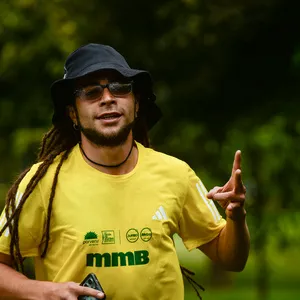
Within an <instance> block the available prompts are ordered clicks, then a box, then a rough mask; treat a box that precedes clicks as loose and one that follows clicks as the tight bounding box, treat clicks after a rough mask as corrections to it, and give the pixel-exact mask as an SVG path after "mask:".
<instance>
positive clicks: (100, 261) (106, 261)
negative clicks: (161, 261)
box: [86, 250, 150, 268]
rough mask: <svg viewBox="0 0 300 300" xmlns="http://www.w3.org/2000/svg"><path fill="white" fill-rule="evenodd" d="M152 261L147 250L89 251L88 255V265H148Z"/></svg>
mask: <svg viewBox="0 0 300 300" xmlns="http://www.w3.org/2000/svg"><path fill="white" fill-rule="evenodd" d="M149 261H150V259H149V252H148V251H146V250H140V251H134V252H130V251H128V252H126V253H124V252H112V253H103V254H101V253H89V254H87V255H86V266H87V267H99V268H101V267H118V266H136V265H146V264H148V263H149Z"/></svg>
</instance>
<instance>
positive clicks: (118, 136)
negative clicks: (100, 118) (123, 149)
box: [78, 120, 135, 147]
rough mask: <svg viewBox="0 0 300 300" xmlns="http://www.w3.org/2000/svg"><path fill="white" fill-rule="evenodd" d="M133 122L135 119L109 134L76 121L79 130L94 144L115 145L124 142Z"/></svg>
mask: <svg viewBox="0 0 300 300" xmlns="http://www.w3.org/2000/svg"><path fill="white" fill-rule="evenodd" d="M134 123H135V120H133V121H132V122H131V123H129V124H126V125H124V126H123V127H121V128H120V130H119V131H117V132H114V133H111V134H103V133H101V132H99V131H97V130H96V129H93V128H85V127H83V126H82V125H81V124H80V123H78V127H79V130H80V131H81V132H82V133H83V134H84V136H85V137H86V138H87V139H88V140H90V141H91V142H92V143H94V144H95V145H97V146H105V147H116V146H120V145H123V144H124V143H125V142H126V140H127V138H128V136H129V133H130V131H131V130H132V129H133V126H134Z"/></svg>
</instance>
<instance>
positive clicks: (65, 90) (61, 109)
mask: <svg viewBox="0 0 300 300" xmlns="http://www.w3.org/2000/svg"><path fill="white" fill-rule="evenodd" d="M106 70H113V71H116V72H118V73H119V74H121V75H122V76H124V77H126V78H132V79H135V78H136V79H137V78H138V79H139V81H140V82H141V83H142V84H143V87H144V88H145V90H144V91H143V94H142V96H141V99H140V102H141V103H140V104H141V106H143V109H142V111H143V114H144V117H145V120H146V123H147V127H148V129H149V130H150V129H151V128H152V127H153V126H154V125H155V124H156V123H157V122H158V121H159V119H160V118H161V116H162V113H161V110H160V108H159V107H158V106H157V105H156V104H155V100H156V96H155V94H154V93H153V91H152V79H151V76H150V74H149V73H148V72H147V71H143V70H136V69H126V68H123V67H121V66H119V65H116V64H112V63H107V64H103V63H99V64H93V65H91V66H89V67H87V68H85V69H84V70H81V72H80V74H78V75H76V76H73V77H68V78H64V79H59V80H57V81H55V82H54V83H53V84H52V85H51V98H52V101H53V104H54V114H53V117H52V123H53V124H57V123H59V122H60V121H61V120H62V119H64V118H66V106H67V105H69V104H71V103H72V101H73V99H74V98H73V97H74V96H73V92H74V87H75V82H76V80H78V79H80V78H83V77H85V76H87V75H90V74H92V73H95V72H100V71H106Z"/></svg>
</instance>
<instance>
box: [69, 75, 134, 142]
mask: <svg viewBox="0 0 300 300" xmlns="http://www.w3.org/2000/svg"><path fill="white" fill-rule="evenodd" d="M112 82H120V83H128V82H129V81H127V80H126V79H124V78H122V77H120V76H118V75H117V74H116V73H113V72H105V73H104V72H102V73H100V74H98V75H93V76H90V77H87V78H84V79H82V80H80V81H79V82H78V83H77V87H78V90H79V93H78V94H77V96H76V99H75V107H71V108H70V117H71V119H72V120H73V122H74V123H75V124H77V125H78V126H79V128H80V131H81V134H82V135H83V136H82V138H87V139H88V140H90V141H91V142H92V143H94V144H96V145H98V146H118V145H121V144H123V143H124V142H125V141H126V140H127V139H128V137H129V134H130V133H131V130H132V127H133V124H134V120H135V115H136V113H137V110H138V104H137V103H136V101H135V97H134V95H133V93H132V92H129V93H127V94H125V95H117V96H116V95H114V93H111V92H110V91H109V89H108V88H107V87H106V88H104V90H103V93H102V95H101V96H100V97H97V98H95V99H92V100H91V99H88V98H89V97H88V96H89V93H90V91H91V93H93V88H94V87H96V86H97V84H107V83H112ZM82 90H84V93H82V92H80V91H82Z"/></svg>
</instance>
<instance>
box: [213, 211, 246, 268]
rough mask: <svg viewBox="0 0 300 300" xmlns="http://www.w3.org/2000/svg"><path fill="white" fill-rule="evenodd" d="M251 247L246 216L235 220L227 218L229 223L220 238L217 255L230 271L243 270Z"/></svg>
mask: <svg viewBox="0 0 300 300" xmlns="http://www.w3.org/2000/svg"><path fill="white" fill-rule="evenodd" d="M249 248H250V235H249V230H248V226H247V223H246V218H245V217H243V218H241V219H240V220H237V221H233V220H232V219H230V218H227V224H226V226H225V227H224V228H223V230H222V231H221V233H220V235H219V238H218V246H217V257H218V260H219V262H220V264H221V265H222V266H223V267H224V268H225V269H226V270H228V271H242V270H243V269H244V267H245V265H246V262H247V259H248V255H249Z"/></svg>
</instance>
